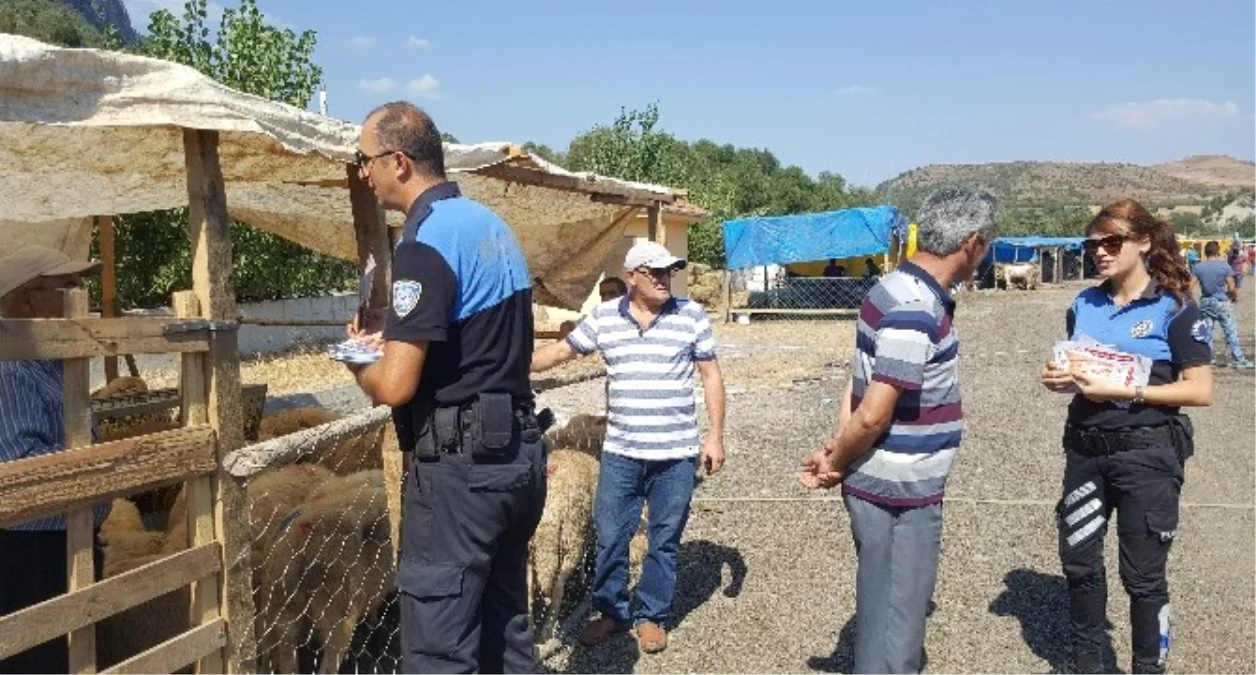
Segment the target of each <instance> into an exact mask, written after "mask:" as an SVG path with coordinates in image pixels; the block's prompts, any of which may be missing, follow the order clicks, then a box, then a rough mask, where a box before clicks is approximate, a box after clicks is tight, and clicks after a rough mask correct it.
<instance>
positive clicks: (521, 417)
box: [412, 400, 539, 456]
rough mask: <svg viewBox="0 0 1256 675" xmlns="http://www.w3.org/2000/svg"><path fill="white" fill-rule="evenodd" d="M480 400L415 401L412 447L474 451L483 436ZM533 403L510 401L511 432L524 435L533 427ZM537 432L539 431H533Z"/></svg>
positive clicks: (429, 450)
mask: <svg viewBox="0 0 1256 675" xmlns="http://www.w3.org/2000/svg"><path fill="white" fill-rule="evenodd" d="M481 406H482V403H481V401H479V400H472V401H468V402H466V403H463V404H461V405H450V406H435V405H432V404H430V403H426V404H425V403H419V404H416V405H415V406H414V408H413V413H412V414H413V417H412V420H413V424H414V432H415V436H416V441H417V442H416V443H415V449H416V450H417V451H418V452H419V454H420V455H427V456H431V455H439V454H462V453H464V452H472V451H474V448H475V446H476V445H477V444H478V442H479V441H481V440H483V434H484V429H483V428H480V426H479V425H480V424H481V422H482V421H483V416H482V412H483V411H482V410H481ZM534 410H535V407H534V406H533V404H532V403H531V402H527V403H524V402H516V401H512V402H511V405H510V413H509V414H510V416H511V417H512V418H513V419H512V420H511V423H510V427H511V431H510V432H509V433H510V435H511V436H515V437H519V436H521V435H522V436H527V435H528V432H529V431H533V430H535V429H537V418H536V415H535V413H534ZM534 433H536V434H537V435H538V436H539V432H534Z"/></svg>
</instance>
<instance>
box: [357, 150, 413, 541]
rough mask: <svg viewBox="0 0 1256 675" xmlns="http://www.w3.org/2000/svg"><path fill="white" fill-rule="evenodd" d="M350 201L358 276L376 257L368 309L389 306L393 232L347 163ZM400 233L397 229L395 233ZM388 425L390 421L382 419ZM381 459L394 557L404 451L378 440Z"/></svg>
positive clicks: (389, 434)
mask: <svg viewBox="0 0 1256 675" xmlns="http://www.w3.org/2000/svg"><path fill="white" fill-rule="evenodd" d="M346 171H347V173H348V176H349V203H350V206H351V207H352V209H353V233H354V236H355V238H356V239H357V243H358V274H359V275H361V274H362V272H363V270H364V269H365V266H366V257H367V256H368V255H373V256H375V280H374V281H373V282H372V284H371V298H370V304H369V305H368V307H369V308H371V309H377V308H382V307H388V306H389V305H390V304H391V301H392V298H391V297H390V294H391V287H392V250H393V245H394V242H393V240H392V236H393V233H391V232H389V231H388V223H387V221H385V220H384V212H383V211H382V210H381V209H380V207H379V202H378V201H377V200H376V199H375V193H373V192H372V191H371V186H370V185H368V184H367V183H366V181H363V180H362V179H361V177H360V176H359V175H358V167H357V166H356V165H353V164H351V165H348V166H347V167H346ZM398 234H400V232H398ZM385 424H387V425H391V424H392V422H391V421H389V422H385ZM393 436H395V434H394V430H393V429H386V430H385V431H384V438H386V439H391V438H392V437H393ZM380 452H381V453H382V456H381V458H380V459H381V460H382V462H383V468H384V477H385V480H384V491H385V495H386V497H387V500H388V519H389V534H390V539H391V540H392V545H393V558H394V559H399V556H400V552H401V490H402V477H403V476H404V474H405V467H404V466H403V460H404V453H402V452H400V451H399V448H397V447H396V443H393V442H384V443H380Z"/></svg>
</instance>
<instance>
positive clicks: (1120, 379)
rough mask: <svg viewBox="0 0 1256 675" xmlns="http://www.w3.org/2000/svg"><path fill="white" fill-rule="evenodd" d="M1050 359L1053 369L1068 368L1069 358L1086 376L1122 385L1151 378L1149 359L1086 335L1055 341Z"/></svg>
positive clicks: (1136, 383)
mask: <svg viewBox="0 0 1256 675" xmlns="http://www.w3.org/2000/svg"><path fill="white" fill-rule="evenodd" d="M1054 358H1055V367H1056V368H1060V369H1068V368H1069V365H1070V364H1069V362H1070V361H1078V362H1080V366H1081V371H1082V372H1083V373H1085V374H1086V375H1089V376H1091V377H1094V378H1097V379H1100V380H1105V381H1108V382H1111V383H1113V384H1116V385H1119V386H1122V387H1134V386H1146V385H1147V380H1148V378H1149V377H1151V359H1149V358H1147V357H1146V356H1142V355H1141V354H1129V353H1126V352H1123V351H1120V350H1118V349H1116V348H1114V347H1112V346H1111V345H1105V344H1101V343H1100V342H1099V341H1097V340H1095V339H1094V338H1092V337H1090V336H1089V335H1081V336H1079V337H1078V339H1077V340H1069V341H1064V342H1057V343H1055V353H1054Z"/></svg>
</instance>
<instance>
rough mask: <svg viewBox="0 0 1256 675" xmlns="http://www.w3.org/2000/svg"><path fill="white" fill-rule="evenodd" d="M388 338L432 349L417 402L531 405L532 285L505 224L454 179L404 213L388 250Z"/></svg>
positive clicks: (425, 193) (385, 336)
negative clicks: (489, 397) (487, 399)
mask: <svg viewBox="0 0 1256 675" xmlns="http://www.w3.org/2000/svg"><path fill="white" fill-rule="evenodd" d="M384 339H386V340H400V341H409V342H423V341H425V342H428V343H429V345H428V350H427V357H426V359H425V361H424V364H423V372H422V374H421V377H420V378H419V387H418V390H417V392H416V393H415V400H426V401H431V402H434V403H435V404H436V405H440V406H447V405H461V404H463V403H467V402H469V401H471V400H473V399H474V398H475V396H476V395H478V394H481V393H506V394H511V395H512V396H514V398H515V400H516V401H519V402H529V401H531V400H532V388H531V382H530V379H529V378H530V375H529V367H530V365H531V362H532V344H533V342H532V341H533V335H532V282H531V279H530V277H529V276H528V266H527V263H526V261H525V260H524V257H523V251H522V249H521V248H520V247H519V243H518V241H516V240H515V237H514V233H512V232H511V231H510V227H509V226H507V225H506V223H505V222H504V221H503V220H502V219H501V218H500V217H498V215H497V214H495V213H493V212H492V211H491V210H489V209H488V208H487V207H485V206H484V205H482V204H480V203H478V202H475V201H472V200H470V199H467V198H466V197H463V196H462V193H461V192H460V191H459V190H458V185H457V184H456V183H449V182H447V183H441V184H439V185H436V186H433V187H431V188H428V189H427V190H426V191H424V192H423V194H422V195H420V196H419V198H418V199H417V200H415V203H414V204H413V205H412V206H411V207H410V211H409V213H408V214H407V216H406V225H405V230H404V231H403V234H402V239H401V241H399V242H398V244H397V249H396V250H395V251H394V252H393V285H392V307H391V309H390V311H389V313H388V323H387V325H386V327H385V328H384Z"/></svg>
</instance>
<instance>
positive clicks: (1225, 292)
mask: <svg viewBox="0 0 1256 675" xmlns="http://www.w3.org/2000/svg"><path fill="white" fill-rule="evenodd" d="M1204 255H1205V256H1206V260H1204V261H1203V262H1201V263H1199V264H1198V265H1196V266H1195V269H1194V270H1192V273H1193V274H1194V275H1195V279H1197V280H1198V281H1199V312H1200V314H1202V315H1203V317H1204V320H1205V321H1206V322H1207V326H1208V329H1207V335H1208V343H1209V344H1212V334H1213V328H1214V326H1216V324H1218V323H1220V324H1221V331H1222V333H1224V334H1225V343H1226V346H1227V347H1229V349H1230V367H1231V368H1251V367H1253V365H1252V362H1251V361H1248V360H1247V358H1246V357H1244V356H1243V345H1241V344H1240V343H1239V328H1238V320H1237V319H1236V318H1235V316H1234V303H1235V302H1237V301H1238V283H1237V279H1236V278H1235V277H1234V270H1233V268H1232V267H1231V266H1230V265H1228V264H1226V261H1225V260H1222V259H1221V247H1220V246H1218V245H1217V242H1215V241H1210V242H1208V243H1207V244H1206V245H1205V246H1204Z"/></svg>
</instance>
